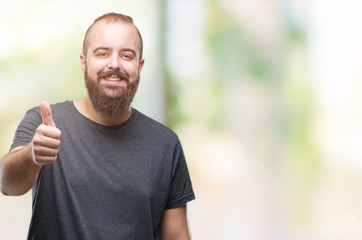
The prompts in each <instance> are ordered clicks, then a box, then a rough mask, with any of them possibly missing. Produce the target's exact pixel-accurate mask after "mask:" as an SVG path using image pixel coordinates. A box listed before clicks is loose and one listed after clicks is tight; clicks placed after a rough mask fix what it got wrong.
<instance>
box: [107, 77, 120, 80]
mask: <svg viewBox="0 0 362 240" xmlns="http://www.w3.org/2000/svg"><path fill="white" fill-rule="evenodd" d="M106 79H107V80H108V81H120V79H119V78H118V77H107V78H106Z"/></svg>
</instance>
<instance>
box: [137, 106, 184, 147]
mask: <svg viewBox="0 0 362 240" xmlns="http://www.w3.org/2000/svg"><path fill="white" fill-rule="evenodd" d="M133 110H134V119H133V121H134V122H135V124H136V125H137V129H139V130H140V131H142V132H146V133H149V134H152V135H154V136H158V137H162V138H167V139H173V140H174V141H178V136H177V134H176V133H175V132H174V131H173V130H172V129H171V128H169V127H167V126H166V125H164V124H162V123H160V122H158V121H156V120H154V119H153V118H151V117H149V116H147V115H145V114H143V113H141V112H140V111H138V110H136V109H133Z"/></svg>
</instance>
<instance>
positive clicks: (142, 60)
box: [138, 58, 145, 74]
mask: <svg viewBox="0 0 362 240" xmlns="http://www.w3.org/2000/svg"><path fill="white" fill-rule="evenodd" d="M144 64H145V59H144V58H142V59H141V60H140V62H139V64H138V73H139V74H140V73H141V71H142V68H143V65H144Z"/></svg>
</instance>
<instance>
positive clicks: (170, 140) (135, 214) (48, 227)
mask: <svg viewBox="0 0 362 240" xmlns="http://www.w3.org/2000/svg"><path fill="white" fill-rule="evenodd" d="M51 108H52V113H53V119H54V122H55V124H56V126H57V128H58V129H60V131H61V132H62V137H61V146H60V148H59V154H58V158H57V161H56V162H55V163H54V164H47V165H44V166H43V167H42V170H41V173H40V175H39V177H38V180H37V182H36V184H35V185H34V186H33V214H32V219H31V224H30V227H29V235H28V239H47V240H56V239H66V240H69V239H77V240H79V239H87V240H88V239H97V240H98V239H107V240H108V239H117V240H122V239H125V240H133V239H140V240H148V239H160V222H161V218H162V215H163V213H164V210H166V209H171V208H175V207H178V206H181V205H183V204H185V203H187V202H189V201H191V200H193V199H194V198H195V195H194V192H193V189H192V184H191V180H190V176H189V172H188V169H187V165H186V161H185V157H184V154H183V151H182V147H181V144H180V141H179V139H178V137H177V135H176V134H175V133H174V132H172V131H171V130H170V129H169V128H167V127H165V126H163V125H162V124H160V123H158V122H156V121H154V120H152V119H150V118H149V117H147V116H145V115H143V114H142V113H140V112H138V111H137V110H135V109H133V113H132V116H131V117H130V118H129V119H128V120H127V121H126V122H125V123H123V124H121V125H118V126H103V125H100V124H97V123H96V122H93V121H91V120H90V119H88V118H86V117H84V116H83V115H82V114H80V113H79V112H78V110H77V109H76V108H75V106H74V104H73V102H72V101H66V102H64V103H58V104H54V105H52V106H51ZM41 122H42V119H41V112H40V108H39V107H36V108H33V109H31V110H29V111H28V112H27V113H26V115H25V117H24V119H23V120H22V122H21V123H20V124H19V126H18V128H17V131H16V134H15V139H14V142H13V144H12V146H11V148H14V147H17V146H23V145H26V144H27V143H29V142H30V141H31V140H32V137H33V135H34V132H35V130H36V128H37V127H38V126H39V124H41Z"/></svg>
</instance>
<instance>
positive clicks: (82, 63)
mask: <svg viewBox="0 0 362 240" xmlns="http://www.w3.org/2000/svg"><path fill="white" fill-rule="evenodd" d="M86 63H87V57H86V56H84V54H83V53H81V54H80V65H81V66H82V70H83V72H84V71H85V66H86Z"/></svg>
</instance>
